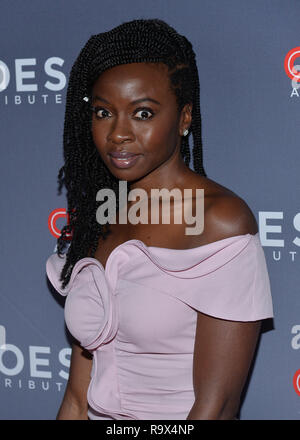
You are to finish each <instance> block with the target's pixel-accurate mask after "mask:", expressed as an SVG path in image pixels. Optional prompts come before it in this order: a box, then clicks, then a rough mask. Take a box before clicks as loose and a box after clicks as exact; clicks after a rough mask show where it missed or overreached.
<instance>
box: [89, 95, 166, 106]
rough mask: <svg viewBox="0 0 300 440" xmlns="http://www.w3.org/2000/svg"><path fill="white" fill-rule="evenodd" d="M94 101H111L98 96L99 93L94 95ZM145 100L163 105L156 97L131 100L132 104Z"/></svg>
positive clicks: (107, 102)
mask: <svg viewBox="0 0 300 440" xmlns="http://www.w3.org/2000/svg"><path fill="white" fill-rule="evenodd" d="M93 101H103V102H105V103H106V104H110V102H109V101H107V99H105V98H102V97H101V96H98V95H95V96H94V97H93ZM143 101H150V102H153V103H154V104H157V105H161V104H160V102H159V101H157V100H156V99H153V98H150V97H148V96H145V97H144V98H139V99H135V100H134V101H131V103H130V104H139V103H140V102H143Z"/></svg>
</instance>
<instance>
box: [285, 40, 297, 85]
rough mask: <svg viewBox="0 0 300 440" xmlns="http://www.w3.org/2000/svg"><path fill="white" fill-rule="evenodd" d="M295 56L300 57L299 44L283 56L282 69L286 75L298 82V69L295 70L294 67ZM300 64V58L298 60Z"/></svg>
mask: <svg viewBox="0 0 300 440" xmlns="http://www.w3.org/2000/svg"><path fill="white" fill-rule="evenodd" d="M296 58H300V46H299V47H294V49H291V50H290V51H289V52H288V53H287V54H286V56H285V59H284V69H285V72H286V74H287V76H288V77H289V78H291V79H293V80H295V81H297V82H300V70H296V69H295V67H294V64H295V60H296ZM299 64H300V60H299Z"/></svg>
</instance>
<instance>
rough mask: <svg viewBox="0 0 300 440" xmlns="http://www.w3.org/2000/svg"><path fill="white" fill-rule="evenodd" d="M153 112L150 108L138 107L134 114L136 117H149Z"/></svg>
mask: <svg viewBox="0 0 300 440" xmlns="http://www.w3.org/2000/svg"><path fill="white" fill-rule="evenodd" d="M153 114H154V113H153V112H152V110H148V109H145V108H143V109H140V110H138V111H136V113H135V115H136V117H137V118H138V119H144V120H145V119H151V118H152V116H153Z"/></svg>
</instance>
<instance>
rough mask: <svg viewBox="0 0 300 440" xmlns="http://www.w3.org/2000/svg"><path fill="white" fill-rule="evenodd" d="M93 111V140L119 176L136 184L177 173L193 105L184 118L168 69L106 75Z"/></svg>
mask: <svg viewBox="0 0 300 440" xmlns="http://www.w3.org/2000/svg"><path fill="white" fill-rule="evenodd" d="M92 105H93V107H94V112H93V119H92V133H93V140H94V143H95V145H96V147H97V150H98V151H99V154H100V156H101V158H102V160H103V161H104V163H105V164H106V166H107V167H108V169H109V170H110V171H111V173H112V174H113V175H114V176H116V177H117V178H118V179H120V180H127V181H136V180H139V179H141V178H143V177H145V176H146V175H148V174H149V173H151V172H152V171H154V170H157V169H158V170H159V172H158V173H156V175H157V176H159V174H160V171H163V172H164V173H165V172H168V171H169V172H172V170H171V168H172V167H171V168H170V164H171V163H173V162H174V160H173V159H172V157H173V156H174V154H176V157H177V156H178V157H179V155H178V152H179V150H180V141H181V136H182V133H183V131H184V129H185V128H188V127H189V125H190V122H191V120H190V117H191V116H190V114H191V112H190V110H191V105H190V106H185V107H184V109H183V110H182V111H181V112H180V114H179V112H178V109H177V103H176V97H175V94H174V92H173V91H172V90H171V89H170V82H169V77H168V73H167V66H166V65H164V64H162V63H152V64H150V63H132V64H124V65H119V66H116V67H113V68H111V69H109V70H106V71H105V72H103V73H102V75H100V77H99V78H98V80H97V81H96V82H95V84H94V86H93V91H92ZM178 160H182V158H181V159H178Z"/></svg>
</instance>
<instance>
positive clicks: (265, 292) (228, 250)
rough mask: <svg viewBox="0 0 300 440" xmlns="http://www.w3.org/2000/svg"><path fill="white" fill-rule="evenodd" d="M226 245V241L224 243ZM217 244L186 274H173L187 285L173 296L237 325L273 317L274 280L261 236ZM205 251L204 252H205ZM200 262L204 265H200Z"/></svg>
mask: <svg viewBox="0 0 300 440" xmlns="http://www.w3.org/2000/svg"><path fill="white" fill-rule="evenodd" d="M224 242H225V240H224ZM224 242H223V243H222V246H219V244H221V242H220V243H218V242H216V243H214V244H213V246H212V247H211V248H210V249H208V247H206V248H205V249H204V251H205V253H206V254H205V255H204V254H202V255H200V256H199V255H198V261H197V263H196V264H194V265H192V266H191V267H190V268H187V269H185V270H183V271H178V272H174V273H171V272H169V274H170V275H173V276H174V277H177V278H179V279H178V282H182V280H180V278H183V279H184V281H186V284H182V288H181V289H176V291H175V290H174V293H172V292H171V295H173V296H175V297H176V298H177V299H179V300H181V301H183V302H185V303H186V304H188V305H189V306H191V307H192V308H194V309H195V310H197V311H199V312H202V313H205V314H207V315H211V316H213V317H217V318H221V319H226V320H233V321H256V320H261V319H266V318H272V317H273V306H272V298H271V288H270V280H269V275H268V269H267V264H266V259H265V255H264V251H263V248H262V246H261V243H260V240H259V235H258V233H257V234H256V235H251V234H246V235H244V236H240V237H239V238H237V239H236V238H234V239H233V240H232V241H230V240H229V239H228V240H226V246H223V244H224ZM201 251H202V250H201ZM199 258H200V261H199Z"/></svg>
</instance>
